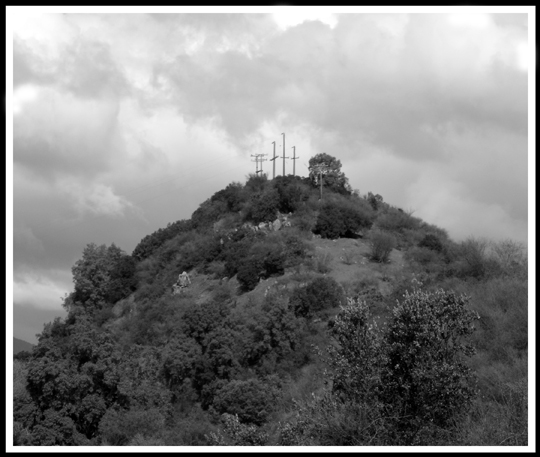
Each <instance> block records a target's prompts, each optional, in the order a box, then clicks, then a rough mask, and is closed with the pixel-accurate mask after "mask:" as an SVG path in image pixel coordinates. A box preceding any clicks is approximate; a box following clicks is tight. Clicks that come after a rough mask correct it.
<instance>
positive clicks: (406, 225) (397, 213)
mask: <svg viewBox="0 0 540 457" xmlns="http://www.w3.org/2000/svg"><path fill="white" fill-rule="evenodd" d="M421 223H422V221H421V219H419V218H417V217H413V216H412V214H411V213H406V212H404V211H403V210H401V209H398V208H391V207H388V208H386V209H385V210H384V212H383V213H382V214H379V215H378V216H377V220H376V221H375V225H376V226H377V228H379V229H380V230H386V231H388V232H395V233H402V232H403V231H404V230H418V229H419V228H420V226H421Z"/></svg>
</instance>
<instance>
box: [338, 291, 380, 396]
mask: <svg viewBox="0 0 540 457" xmlns="http://www.w3.org/2000/svg"><path fill="white" fill-rule="evenodd" d="M330 334H331V335H332V337H333V339H334V340H335V341H336V342H337V343H338V346H329V347H328V352H329V361H330V365H331V367H332V369H333V376H332V393H333V394H334V395H336V396H337V397H338V398H340V399H341V400H343V401H346V402H356V403H364V404H369V403H370V402H371V403H373V402H376V401H377V399H378V397H379V395H380V393H381V389H382V386H381V372H382V367H383V366H384V364H385V363H386V355H385V348H384V343H383V336H382V333H381V332H380V331H379V329H378V327H377V324H376V322H372V321H371V316H370V312H369V307H368V305H367V304H366V302H363V301H360V300H358V299H351V298H348V299H347V306H345V307H342V308H341V311H340V313H339V314H338V316H337V317H336V319H335V320H334V321H333V324H332V326H331V330H330Z"/></svg>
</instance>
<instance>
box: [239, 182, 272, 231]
mask: <svg viewBox="0 0 540 457" xmlns="http://www.w3.org/2000/svg"><path fill="white" fill-rule="evenodd" d="M278 207H279V194H278V191H277V190H276V189H275V188H268V189H266V190H264V191H263V192H261V193H257V194H253V195H252V196H251V198H250V199H249V201H248V203H247V205H246V220H248V221H251V222H254V223H255V224H259V223H260V222H266V221H274V220H275V219H276V216H277V212H278Z"/></svg>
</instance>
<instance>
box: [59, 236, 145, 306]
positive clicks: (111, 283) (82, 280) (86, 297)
mask: <svg viewBox="0 0 540 457" xmlns="http://www.w3.org/2000/svg"><path fill="white" fill-rule="evenodd" d="M71 271H72V274H73V282H74V284H75V290H74V292H73V293H71V294H70V296H68V297H67V299H66V301H65V303H64V306H65V307H66V308H68V310H70V308H72V306H73V305H75V306H77V305H79V306H82V308H83V309H85V310H86V311H89V312H90V313H93V312H95V311H96V310H100V309H102V308H104V307H105V306H107V305H110V304H113V303H115V302H116V301H118V300H121V299H122V298H125V297H126V296H128V295H129V294H130V293H131V292H133V291H134V290H135V287H136V281H135V262H134V260H133V259H132V258H131V256H129V255H127V254H126V253H125V252H124V251H122V250H121V249H120V248H119V247H117V246H116V245H115V244H114V243H113V244H111V246H109V247H107V246H105V245H104V244H103V245H101V246H97V245H96V244H95V243H90V244H88V245H87V246H86V247H85V248H84V250H83V256H82V258H81V259H79V260H77V262H75V265H74V266H73V267H72V269H71Z"/></svg>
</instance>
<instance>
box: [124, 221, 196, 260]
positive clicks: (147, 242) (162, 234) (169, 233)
mask: <svg viewBox="0 0 540 457" xmlns="http://www.w3.org/2000/svg"><path fill="white" fill-rule="evenodd" d="M192 228H193V227H192V222H191V220H181V221H176V222H174V223H172V224H171V223H169V224H167V227H166V228H160V229H158V230H156V231H155V232H154V233H152V234H150V235H146V236H145V237H144V238H143V239H142V240H141V241H140V242H139V244H137V246H135V249H134V250H133V252H132V253H131V256H132V257H133V258H134V259H136V260H137V261H141V260H143V259H146V258H148V257H150V256H151V255H152V254H153V253H154V252H155V251H156V249H158V248H159V247H160V246H161V245H162V244H163V243H164V242H165V241H167V240H170V239H171V238H174V237H175V236H176V235H178V234H179V233H182V232H186V231H189V230H191V229H192Z"/></svg>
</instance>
